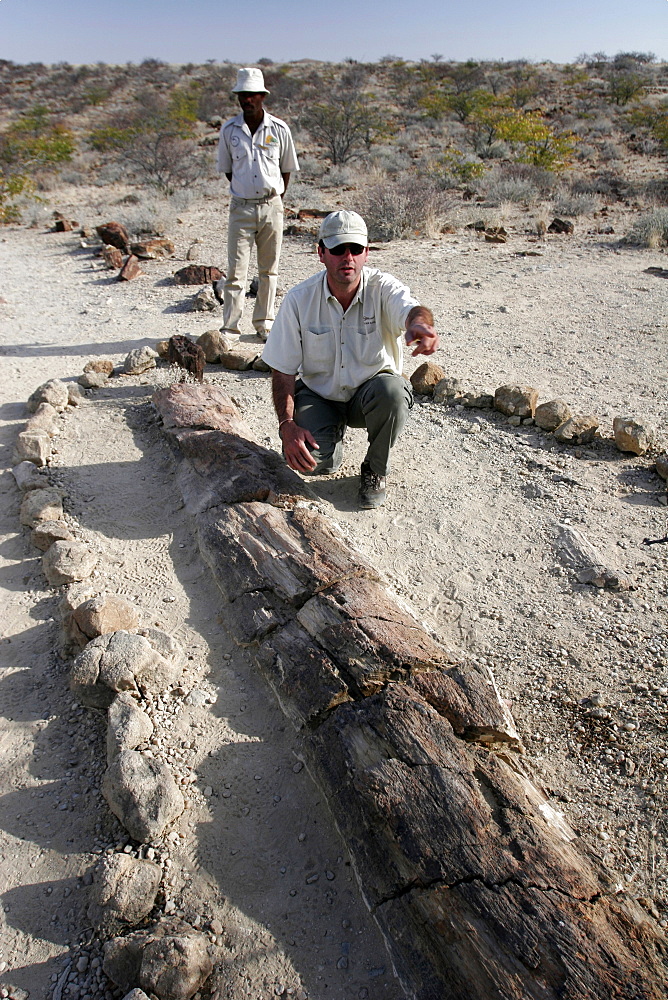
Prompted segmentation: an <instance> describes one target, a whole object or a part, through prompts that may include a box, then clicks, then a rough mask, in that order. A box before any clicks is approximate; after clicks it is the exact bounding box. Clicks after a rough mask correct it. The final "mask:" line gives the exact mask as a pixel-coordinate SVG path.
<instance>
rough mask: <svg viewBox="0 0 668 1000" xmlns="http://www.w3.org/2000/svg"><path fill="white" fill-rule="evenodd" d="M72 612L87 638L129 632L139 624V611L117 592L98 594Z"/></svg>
mask: <svg viewBox="0 0 668 1000" xmlns="http://www.w3.org/2000/svg"><path fill="white" fill-rule="evenodd" d="M72 614H73V616H74V620H75V621H76V623H77V625H78V626H79V628H80V629H81V631H82V632H83V634H84V635H86V636H88V638H89V639H95V638H96V636H98V635H107V634H108V633H109V632H118V631H126V632H131V631H132V630H133V629H135V628H136V627H137V625H138V624H139V612H138V611H137V609H136V608H135V607H134V605H132V604H130V602H129V601H126V600H125V598H124V597H121V596H120V595H119V594H100V596H99V597H94V598H92V600H89V601H84V602H83V604H80V605H79V606H78V607H76V608H74V610H73V611H72Z"/></svg>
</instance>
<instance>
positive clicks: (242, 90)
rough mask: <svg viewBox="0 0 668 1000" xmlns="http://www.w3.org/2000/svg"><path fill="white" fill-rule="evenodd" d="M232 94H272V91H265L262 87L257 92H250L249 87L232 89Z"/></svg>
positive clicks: (252, 90)
mask: <svg viewBox="0 0 668 1000" xmlns="http://www.w3.org/2000/svg"><path fill="white" fill-rule="evenodd" d="M232 93H233V94H270V93H271V91H270V90H263V89H262V88H261V87H260V89H259V90H255V89H253V88H251V89H250V90H249V89H248V87H232Z"/></svg>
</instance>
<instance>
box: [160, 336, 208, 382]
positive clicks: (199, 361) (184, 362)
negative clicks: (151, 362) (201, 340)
mask: <svg viewBox="0 0 668 1000" xmlns="http://www.w3.org/2000/svg"><path fill="white" fill-rule="evenodd" d="M167 360H168V361H169V363H170V364H171V365H178V366H179V368H183V369H184V370H185V371H187V372H190V374H191V375H192V376H193V378H194V379H196V380H197V381H198V382H201V381H202V380H203V378H204V365H205V363H206V358H205V355H204V350H203V349H202V348H201V347H200V345H199V344H196V343H195V342H194V341H192V340H191V339H190V337H184V336H183V335H182V334H176V335H175V336H174V337H170V338H169V350H168V352H167Z"/></svg>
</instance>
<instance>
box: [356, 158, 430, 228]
mask: <svg viewBox="0 0 668 1000" xmlns="http://www.w3.org/2000/svg"><path fill="white" fill-rule="evenodd" d="M447 204H448V203H447V201H446V199H445V197H444V195H443V194H442V192H441V191H439V189H438V188H437V186H436V185H435V184H434V183H433V182H431V181H429V180H427V179H425V178H422V177H417V176H416V175H414V174H408V175H405V176H403V177H401V178H398V179H397V180H396V181H389V180H388V181H385V182H382V183H380V184H375V185H373V186H372V187H370V188H369V189H368V190H367V192H366V194H365V195H364V197H363V198H362V199H361V211H362V215H363V216H364V218H365V219H366V223H367V226H368V227H369V234H370V236H371V238H372V239H376V240H393V239H407V238H409V237H411V236H418V235H420V234H429V233H433V232H434V231H435V230H436V229H437V227H438V222H439V219H440V218H441V216H442V215H443V213H444V212H445V210H446V208H447Z"/></svg>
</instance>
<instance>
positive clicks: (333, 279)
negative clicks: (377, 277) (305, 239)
mask: <svg viewBox="0 0 668 1000" xmlns="http://www.w3.org/2000/svg"><path fill="white" fill-rule="evenodd" d="M342 246H343V247H344V252H343V253H332V252H331V251H330V250H327V248H326V247H325V249H322V247H318V256H319V257H320V262H321V263H322V264H324V265H325V267H326V268H327V280H328V282H329V287H330V288H331V289H332V291H334V290H335V288H341V289H347V290H351V289H354V288H357V286H358V284H359V280H360V275H361V273H362V268H363V267H364V265H365V264H366V261H367V257H368V256H369V248H368V247H360V246H359V244H354V243H345V244H342ZM360 249H361V250H362V252H361V253H354V252H353V251H356V250H360ZM334 250H335V251H340V250H341V246H338V247H334Z"/></svg>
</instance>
